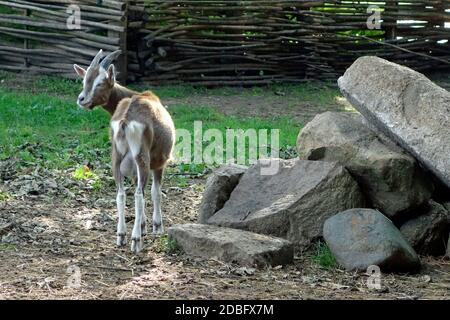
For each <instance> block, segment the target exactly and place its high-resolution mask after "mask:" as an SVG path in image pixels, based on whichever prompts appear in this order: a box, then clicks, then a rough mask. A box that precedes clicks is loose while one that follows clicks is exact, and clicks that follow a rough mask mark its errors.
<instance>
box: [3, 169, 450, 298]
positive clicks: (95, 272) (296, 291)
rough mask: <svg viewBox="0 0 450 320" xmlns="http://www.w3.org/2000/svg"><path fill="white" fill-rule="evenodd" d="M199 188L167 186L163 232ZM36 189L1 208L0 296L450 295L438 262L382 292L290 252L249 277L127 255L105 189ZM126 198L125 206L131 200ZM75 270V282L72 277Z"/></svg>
mask: <svg viewBox="0 0 450 320" xmlns="http://www.w3.org/2000/svg"><path fill="white" fill-rule="evenodd" d="M43 179H47V178H45V177H44V178H43ZM37 184H38V185H42V184H41V182H40V181H38V182H37ZM203 184H204V179H191V180H190V181H189V186H187V187H185V188H178V187H171V186H170V181H169V183H167V184H166V186H165V188H164V191H165V193H166V195H167V197H165V199H164V214H165V223H166V226H167V227H168V226H170V225H172V224H175V223H184V222H193V221H195V220H196V210H197V208H198V206H199V203H200V201H201V190H202V186H203ZM37 190H39V187H38V188H37ZM40 190H41V191H43V193H42V194H39V195H35V196H32V195H27V196H22V197H19V198H15V199H10V200H7V201H2V202H0V236H3V237H5V236H6V239H7V240H8V241H10V244H9V245H6V244H5V243H3V244H2V248H1V249H0V256H1V263H0V299H183V298H184V299H242V298H245V299H249V298H250V299H271V298H273V299H449V298H450V262H449V261H445V260H443V259H438V258H427V257H421V258H422V262H423V265H424V267H423V270H422V272H421V273H420V274H417V275H388V274H386V275H382V278H381V284H382V288H381V290H371V289H368V287H367V285H366V281H367V279H368V277H367V275H365V274H364V273H356V272H355V273H349V272H345V271H343V270H341V269H332V270H327V269H325V268H322V267H320V266H319V265H318V264H316V263H315V262H314V261H313V259H312V257H311V255H312V252H306V253H298V254H297V256H296V259H295V263H294V264H293V265H290V266H287V267H283V268H280V267H275V268H267V269H263V270H256V269H253V268H248V267H239V266H235V265H230V264H225V263H222V262H219V261H215V260H210V261H206V260H203V259H200V258H193V257H189V256H186V255H184V254H182V253H181V254H179V253H177V254H175V253H172V254H169V253H167V251H166V250H165V247H164V238H152V237H148V238H147V240H146V248H145V249H144V251H143V252H142V253H141V254H140V255H139V256H134V255H133V254H131V252H130V250H129V248H128V246H127V247H126V248H123V249H119V248H117V247H116V246H115V229H116V219H115V216H116V214H115V209H114V198H115V193H114V191H113V190H112V189H111V190H107V191H106V192H104V193H103V194H102V195H101V197H99V195H98V194H97V195H93V196H92V195H91V193H90V192H89V191H88V190H85V191H82V192H80V193H78V194H75V195H73V196H71V197H70V196H69V197H67V195H63V194H62V193H63V192H59V191H57V192H53V191H49V190H48V189H40ZM46 192H47V194H46ZM19 193H20V189H19ZM127 200H128V201H127V203H132V202H131V201H132V195H130V196H129V197H128V199H127ZM149 202H150V201H147V211H146V212H151V204H150V203H149ZM132 209H133V208H132V205H131V206H130V207H129V208H128V212H127V219H126V220H127V222H128V223H127V224H128V230H130V229H131V227H132V222H133V214H132V213H133V210H132ZM4 239H5V238H4ZM78 268H79V269H78ZM76 270H79V273H80V275H81V277H80V280H81V282H79V283H78V282H76V281H75V282H74V280H73V279H74V278H73V276H74V275H75V273H76ZM77 284H79V286H77Z"/></svg>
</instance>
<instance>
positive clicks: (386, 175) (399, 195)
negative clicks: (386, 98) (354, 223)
mask: <svg viewBox="0 0 450 320" xmlns="http://www.w3.org/2000/svg"><path fill="white" fill-rule="evenodd" d="M387 140H388V139H387V138H386V137H382V136H381V137H380V136H379V135H378V134H376V133H375V132H374V131H372V130H371V129H370V128H368V127H367V126H366V125H365V124H364V123H363V117H362V116H361V115H360V114H357V113H353V114H351V113H342V112H325V113H322V114H319V115H317V116H316V117H315V118H314V119H313V120H312V121H311V122H309V123H308V124H307V125H306V126H305V127H304V128H303V129H302V130H301V132H300V134H299V135H298V138H297V149H298V153H299V155H300V158H302V159H308V160H323V161H336V162H338V163H340V164H341V165H343V166H345V167H346V168H347V169H348V170H349V171H350V173H351V174H352V175H353V176H354V177H355V179H356V180H357V181H358V183H359V184H360V186H361V189H362V190H363V192H364V193H365V194H366V197H367V198H368V199H369V200H370V202H371V204H372V206H373V207H374V208H377V209H379V210H380V211H381V212H382V213H384V214H386V215H387V216H388V217H390V218H396V217H397V216H399V215H401V213H403V212H406V210H408V209H412V208H415V207H418V206H420V205H421V204H423V203H425V202H426V201H427V200H428V199H430V197H431V194H432V192H433V185H432V183H431V181H430V180H429V179H428V178H427V177H426V176H425V175H424V174H423V173H422V171H421V170H420V169H419V168H418V166H417V163H416V160H415V159H414V158H413V157H411V156H409V155H408V154H406V153H405V152H404V151H403V150H402V149H401V148H400V147H398V146H396V145H395V144H394V143H393V142H392V141H387Z"/></svg>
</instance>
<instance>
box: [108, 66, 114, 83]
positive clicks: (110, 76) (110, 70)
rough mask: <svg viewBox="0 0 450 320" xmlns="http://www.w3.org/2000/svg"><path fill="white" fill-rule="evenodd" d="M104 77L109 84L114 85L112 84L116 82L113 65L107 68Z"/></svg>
mask: <svg viewBox="0 0 450 320" xmlns="http://www.w3.org/2000/svg"><path fill="white" fill-rule="evenodd" d="M106 75H107V77H108V81H109V82H110V83H111V84H114V82H116V68H114V65H113V64H112V65H110V66H109V67H108V70H107V71H106Z"/></svg>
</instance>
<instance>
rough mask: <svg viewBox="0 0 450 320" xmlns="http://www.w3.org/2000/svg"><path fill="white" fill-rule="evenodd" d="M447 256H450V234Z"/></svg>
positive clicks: (449, 236)
mask: <svg viewBox="0 0 450 320" xmlns="http://www.w3.org/2000/svg"><path fill="white" fill-rule="evenodd" d="M446 256H447V258H450V234H449V235H448V242H447V253H446Z"/></svg>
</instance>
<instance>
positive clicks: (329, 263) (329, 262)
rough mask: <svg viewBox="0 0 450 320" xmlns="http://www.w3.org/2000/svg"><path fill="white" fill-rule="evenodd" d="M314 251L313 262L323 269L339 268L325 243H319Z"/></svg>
mask: <svg viewBox="0 0 450 320" xmlns="http://www.w3.org/2000/svg"><path fill="white" fill-rule="evenodd" d="M314 251H315V252H314V255H313V260H314V262H315V263H317V264H318V265H320V266H321V267H323V268H325V269H334V268H336V267H337V266H338V263H337V262H336V259H335V257H334V256H333V254H332V253H331V251H330V248H328V246H327V244H326V243H325V242H322V241H318V242H317V243H316V245H315V249H314Z"/></svg>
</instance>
